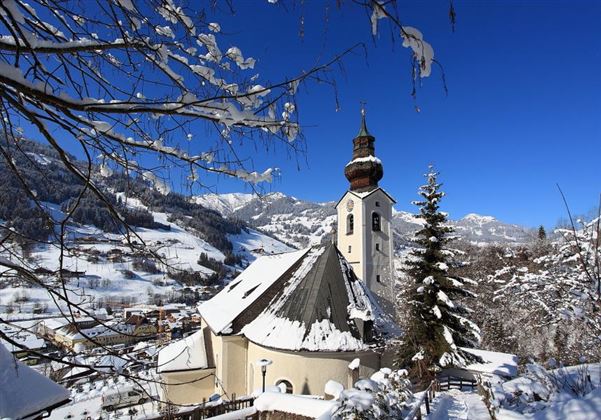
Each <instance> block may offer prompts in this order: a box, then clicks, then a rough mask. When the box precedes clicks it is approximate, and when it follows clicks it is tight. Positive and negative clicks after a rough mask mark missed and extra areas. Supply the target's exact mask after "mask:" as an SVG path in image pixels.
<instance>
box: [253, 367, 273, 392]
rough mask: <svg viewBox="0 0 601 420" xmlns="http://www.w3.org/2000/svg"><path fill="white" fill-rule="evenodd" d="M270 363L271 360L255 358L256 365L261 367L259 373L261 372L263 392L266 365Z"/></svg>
mask: <svg viewBox="0 0 601 420" xmlns="http://www.w3.org/2000/svg"><path fill="white" fill-rule="evenodd" d="M272 363H273V362H272V361H271V360H269V359H259V360H257V366H260V367H261V373H262V374H263V392H265V375H266V374H267V366H269V365H270V364H272Z"/></svg>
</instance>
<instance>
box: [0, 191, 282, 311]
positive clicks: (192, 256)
mask: <svg viewBox="0 0 601 420" xmlns="http://www.w3.org/2000/svg"><path fill="white" fill-rule="evenodd" d="M116 195H117V197H118V198H119V199H121V200H122V202H123V203H124V204H125V205H126V206H128V207H130V208H136V209H145V210H148V208H147V207H146V206H144V205H143V204H142V203H141V202H140V201H139V200H137V199H133V198H128V197H126V196H125V195H124V194H123V193H117V194H116ZM47 207H48V209H49V211H51V212H52V214H53V217H54V218H55V219H56V220H61V219H62V218H63V217H64V216H65V215H64V214H63V213H62V211H61V210H60V206H57V205H55V204H51V203H47ZM151 214H152V216H153V218H154V220H155V222H158V223H160V224H162V225H164V226H168V227H169V228H168V229H147V228H134V233H135V234H134V235H132V236H131V240H132V241H133V242H134V243H135V242H138V244H139V243H140V242H141V241H142V242H143V243H144V244H145V248H146V249H148V250H152V251H153V252H155V253H156V255H159V256H160V258H161V260H162V261H159V262H157V263H156V265H157V268H158V270H159V271H160V272H158V273H149V272H145V271H143V270H142V269H139V268H136V267H135V263H134V261H135V259H136V251H135V250H132V248H131V247H129V245H128V244H127V241H125V240H124V237H123V236H122V235H119V234H113V233H106V232H102V231H101V230H99V229H97V228H95V227H93V226H81V225H73V226H71V227H70V228H69V238H70V241H69V243H68V249H61V248H60V247H59V246H57V245H38V246H36V247H35V248H34V249H33V250H32V251H31V253H30V264H31V265H32V266H33V268H34V269H42V270H48V271H56V270H58V269H59V267H60V260H61V258H62V267H63V269H64V270H69V271H73V272H78V273H79V274H78V276H77V277H74V278H72V279H70V281H69V282H68V284H67V285H66V290H67V296H68V297H69V299H71V300H73V301H74V302H77V303H83V304H92V303H93V302H99V301H100V300H109V301H127V302H138V303H143V302H146V301H147V300H148V299H149V298H150V297H152V296H155V295H160V296H169V295H170V294H171V293H176V292H177V291H179V290H181V288H182V287H181V286H180V285H179V284H178V283H177V282H176V281H175V280H173V279H172V278H170V276H169V271H171V270H174V269H178V270H190V271H194V272H200V273H202V274H204V275H205V276H210V275H211V274H213V270H211V269H210V268H207V267H205V266H202V265H200V264H199V263H198V259H199V257H200V254H201V253H204V254H206V255H207V256H208V257H209V258H212V259H215V260H217V261H223V260H224V258H225V255H224V254H223V253H222V252H221V251H220V250H218V249H217V248H215V247H214V246H212V245H210V244H209V243H208V242H207V241H205V240H204V239H202V238H201V237H199V236H198V235H196V234H194V233H192V232H190V231H187V230H186V229H184V228H182V227H181V226H179V225H178V224H176V223H173V222H170V221H169V220H168V219H169V214H167V213H160V212H151ZM229 240H230V241H231V242H232V244H233V247H234V252H235V253H237V254H240V255H242V256H243V257H244V258H245V259H246V260H247V261H253V260H254V259H256V257H257V256H259V255H264V254H277V253H282V252H287V251H291V250H292V248H290V247H289V246H287V245H285V244H283V243H282V242H280V241H278V240H277V239H274V238H272V237H269V236H267V235H265V234H263V233H260V232H258V231H256V230H249V231H248V232H246V231H243V232H242V233H240V234H238V235H229ZM19 300H20V301H21V302H20V303H18V304H17V303H16V302H17V301H19ZM34 305H35V306H37V307H40V306H41V307H45V306H47V307H48V310H50V311H52V309H53V308H55V307H56V305H55V303H54V301H53V299H52V296H51V295H50V294H49V293H48V291H46V289H44V288H41V287H29V285H27V284H23V283H21V284H17V285H11V286H10V287H5V288H2V289H0V313H2V312H9V309H7V308H9V307H12V310H13V311H16V312H20V311H25V312H32V311H33V306H34ZM60 306H61V307H64V305H60Z"/></svg>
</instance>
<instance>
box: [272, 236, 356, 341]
mask: <svg viewBox="0 0 601 420" xmlns="http://www.w3.org/2000/svg"><path fill="white" fill-rule="evenodd" d="M341 257H342V256H341V255H340V254H339V252H338V250H337V249H336V247H335V246H334V245H329V246H328V247H327V248H326V250H325V251H324V252H323V254H321V255H320V256H319V258H318V259H317V262H316V263H315V264H313V267H311V269H310V270H309V272H308V273H307V274H306V275H305V276H304V279H303V281H302V282H301V283H300V284H299V285H298V287H296V288H295V289H294V290H293V291H292V292H291V293H290V295H289V296H288V297H287V299H286V301H285V302H284V304H283V305H282V307H281V308H279V310H278V311H277V312H276V314H277V315H278V316H280V317H283V318H287V319H289V320H291V321H299V322H301V323H304V324H305V325H312V324H313V323H314V322H315V321H321V320H322V319H328V318H329V319H330V321H331V322H332V323H333V324H334V325H335V326H336V329H338V330H339V331H351V333H352V334H353V335H354V336H355V337H357V338H360V335H359V333H358V331H357V329H356V328H349V322H348V320H347V319H348V313H347V308H348V306H349V303H350V302H349V297H348V293H347V288H351V285H350V284H349V285H348V286H347V285H345V283H346V282H357V281H359V280H357V277H356V276H355V273H353V272H352V271H351V272H350V273H348V274H350V276H348V277H347V275H345V274H343V273H342V267H341V265H340V258H341ZM351 290H352V289H351ZM280 297H281V294H280V296H277V297H276V299H278V298H280ZM351 325H352V324H351Z"/></svg>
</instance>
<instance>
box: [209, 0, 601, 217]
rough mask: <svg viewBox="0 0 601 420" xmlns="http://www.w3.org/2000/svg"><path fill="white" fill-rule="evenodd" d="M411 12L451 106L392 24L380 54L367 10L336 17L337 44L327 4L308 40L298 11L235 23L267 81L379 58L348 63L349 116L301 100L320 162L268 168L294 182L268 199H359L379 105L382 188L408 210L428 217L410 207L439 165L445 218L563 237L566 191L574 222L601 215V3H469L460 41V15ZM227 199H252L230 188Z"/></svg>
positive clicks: (327, 93) (310, 158)
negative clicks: (349, 173) (348, 172)
mask: <svg viewBox="0 0 601 420" xmlns="http://www.w3.org/2000/svg"><path fill="white" fill-rule="evenodd" d="M399 3H400V16H401V19H402V21H403V22H404V24H406V25H410V26H415V27H417V28H419V29H420V30H421V31H422V32H423V33H424V38H425V39H426V40H427V41H429V42H430V43H431V44H432V45H433V47H434V50H435V56H436V58H437V59H438V60H439V61H440V62H441V63H442V64H443V65H444V69H445V73H446V80H447V84H448V88H449V95H448V96H445V93H444V90H443V88H442V83H441V80H440V72H439V71H438V70H434V71H433V74H432V76H431V77H430V78H428V79H425V80H423V86H422V88H421V89H420V90H419V91H418V97H417V101H414V100H413V99H412V98H411V96H410V91H411V83H410V77H409V71H410V66H409V61H410V59H409V55H408V52H407V50H406V49H404V48H402V47H401V45H400V43H398V42H397V43H395V44H393V43H391V42H390V35H389V32H388V25H387V24H386V23H385V21H380V22H381V23H380V37H379V38H378V39H377V40H376V42H375V43H374V42H373V40H372V38H371V35H370V26H369V21H368V16H366V15H365V13H364V12H363V11H362V10H361V9H354V8H352V7H350V8H344V9H343V10H331V11H330V13H329V20H328V25H327V30H326V29H324V28H325V26H326V25H325V23H324V18H323V15H324V8H323V6H322V4H323V3H322V2H316V1H313V2H312V1H306V2H305V4H306V6H305V9H304V16H305V36H304V38H303V39H302V40H301V39H300V38H299V36H298V27H299V24H298V22H299V21H298V19H299V16H300V15H301V11H300V10H299V9H298V8H297V9H296V10H291V9H288V10H287V11H285V10H284V9H283V8H282V7H281V6H277V5H276V6H270V5H262V4H261V5H259V6H257V4H256V3H255V2H241V4H238V6H237V9H236V11H237V15H236V16H235V18H234V19H233V20H232V19H229V20H228V21H227V22H225V21H224V24H222V27H223V30H224V32H228V29H229V27H230V25H231V26H232V28H233V27H235V28H236V32H235V33H233V34H232V35H231V37H232V41H233V40H235V41H236V42H238V44H240V46H241V47H243V51H247V52H248V53H250V54H252V55H253V56H254V57H256V58H258V59H259V62H258V64H257V70H258V71H259V72H260V73H261V77H262V78H264V77H269V78H273V79H276V78H277V77H278V76H280V77H281V75H290V74H294V73H296V72H298V70H299V69H305V68H308V67H310V66H311V65H312V64H313V63H314V62H315V61H316V60H317V59H318V58H321V60H322V61H323V60H325V59H326V58H328V57H330V56H331V55H332V54H333V53H335V52H336V51H340V50H342V49H344V48H345V47H348V46H350V45H353V44H354V43H355V42H360V41H363V42H366V44H367V57H365V55H364V54H362V53H360V54H356V55H354V56H351V57H347V58H346V59H345V60H344V62H343V65H344V71H343V72H341V71H338V72H336V71H334V74H333V75H334V77H335V78H336V80H337V88H338V98H339V103H340V106H341V109H340V110H339V111H338V112H336V102H335V96H334V94H333V92H332V89H330V88H328V87H327V86H319V85H316V84H313V85H309V86H308V87H307V88H306V89H303V90H302V91H301V92H302V93H301V95H300V97H299V112H300V117H301V123H302V124H303V127H304V135H305V138H306V144H307V154H306V156H301V157H300V158H299V159H300V161H301V162H300V163H298V162H297V159H295V158H294V157H293V158H290V157H288V155H287V153H286V151H285V149H281V150H277V149H276V151H275V152H269V153H267V154H259V153H257V154H254V163H255V165H256V167H257V168H258V169H260V168H262V167H264V166H266V165H276V166H278V167H280V168H281V177H280V178H279V179H278V180H277V181H276V182H275V183H274V184H273V185H272V186H270V187H268V189H271V190H274V191H282V192H285V193H288V194H292V195H295V196H297V197H299V198H303V199H310V200H319V201H325V200H335V199H337V198H338V197H339V196H340V195H341V194H342V193H343V192H344V191H345V189H346V188H347V187H348V183H347V181H346V179H345V178H344V175H343V168H344V165H345V164H346V163H347V162H348V161H349V160H350V156H351V146H352V143H351V141H352V138H353V137H354V135H355V134H356V132H357V130H358V125H359V107H360V105H359V102H360V101H361V100H365V101H367V112H368V126H369V129H370V131H371V132H372V134H373V135H374V136H376V154H377V155H378V156H379V157H380V158H381V159H382V161H383V164H384V179H383V180H382V181H381V183H380V185H381V186H382V187H384V188H385V189H386V190H387V191H388V192H389V193H391V194H392V195H393V196H394V197H395V198H396V200H397V202H398V204H397V209H399V210H409V211H412V210H414V208H413V206H412V205H411V204H410V202H411V200H413V199H415V198H416V189H417V187H418V186H419V185H421V184H422V183H423V182H422V181H423V178H422V174H423V173H424V172H425V170H426V168H427V165H428V164H429V163H433V164H435V166H436V167H437V168H438V169H439V170H440V172H441V180H442V181H443V182H444V190H445V191H446V192H447V197H446V198H445V201H444V202H443V208H444V209H445V210H446V211H448V212H449V213H450V216H451V217H452V218H459V217H462V216H464V215H465V214H467V213H470V212H476V213H480V214H489V215H494V216H496V217H497V218H499V219H501V220H504V221H507V222H513V223H520V224H525V225H530V226H536V225H539V224H544V225H546V226H553V225H555V223H556V221H557V220H558V218H560V217H562V216H564V215H565V210H564V208H563V204H562V201H561V197H560V195H559V192H558V190H557V186H556V184H559V185H560V186H561V188H562V189H563V190H564V192H565V193H566V195H567V198H568V200H569V202H570V204H571V207H572V211H573V212H575V213H582V212H586V211H588V210H589V209H591V208H592V207H593V206H595V205H596V203H597V202H598V199H599V193H601V171H600V170H599V161H600V158H599V157H600V156H601V42H600V41H601V26H600V25H599V22H601V2H596V1H588V2H583V1H569V2H568V1H485V2H477V1H471V2H464V1H458V2H455V9H456V12H457V26H456V31H455V32H454V33H453V32H452V31H451V28H450V24H449V21H448V16H447V13H448V3H447V2H443V1H435V2H411V1H408V2H407V1H403V2H399ZM266 6H267V7H266ZM324 31H325V32H324ZM257 47H258V48H257ZM416 105H418V106H419V108H420V110H421V112H419V113H418V112H416V111H415V106H416ZM297 163H298V166H299V168H297ZM217 190H218V191H219V192H230V191H244V190H245V188H244V186H242V185H240V184H238V183H234V182H230V181H227V180H222V181H221V182H220V184H219V185H218V187H217ZM246 190H248V188H246Z"/></svg>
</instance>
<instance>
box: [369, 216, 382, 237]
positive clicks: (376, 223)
mask: <svg viewBox="0 0 601 420" xmlns="http://www.w3.org/2000/svg"><path fill="white" fill-rule="evenodd" d="M371 230H373V231H374V232H379V231H380V230H382V229H381V224H380V215H379V214H378V213H375V212H374V213H372V214H371Z"/></svg>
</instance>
